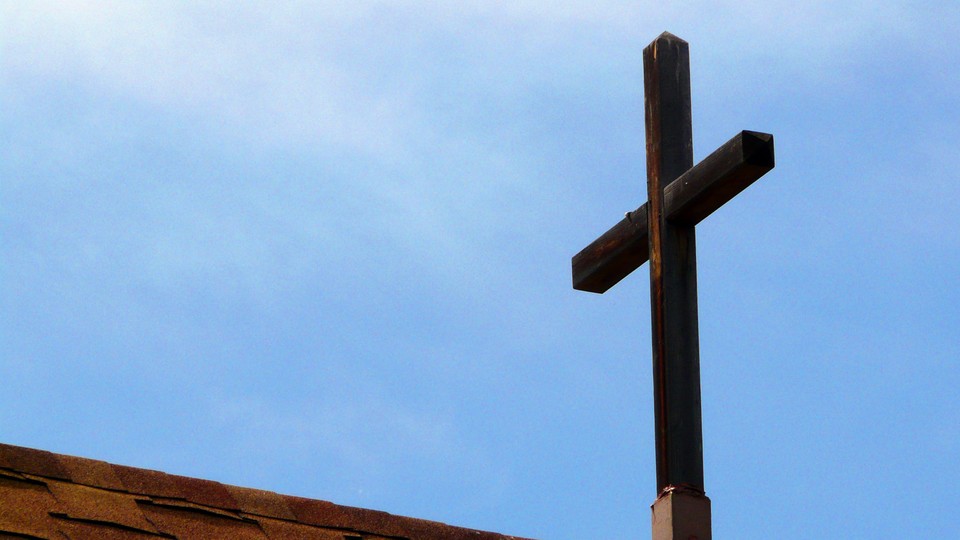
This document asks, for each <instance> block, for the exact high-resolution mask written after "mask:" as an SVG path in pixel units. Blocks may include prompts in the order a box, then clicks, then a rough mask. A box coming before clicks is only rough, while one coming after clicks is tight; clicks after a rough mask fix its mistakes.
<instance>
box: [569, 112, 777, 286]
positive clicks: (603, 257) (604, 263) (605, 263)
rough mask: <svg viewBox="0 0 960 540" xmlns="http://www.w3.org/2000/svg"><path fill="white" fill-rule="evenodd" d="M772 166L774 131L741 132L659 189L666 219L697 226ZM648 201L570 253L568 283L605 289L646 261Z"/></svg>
mask: <svg viewBox="0 0 960 540" xmlns="http://www.w3.org/2000/svg"><path fill="white" fill-rule="evenodd" d="M773 166H774V151H773V135H770V134H768V133H759V132H755V131H742V132H740V133H738V134H737V135H735V136H733V137H732V138H731V139H730V140H729V141H727V142H726V143H724V144H723V145H722V146H721V147H720V148H718V149H717V150H716V151H714V152H713V153H712V154H710V155H709V156H707V157H706V158H705V159H704V160H703V161H701V162H700V163H698V164H697V165H696V166H695V167H693V168H692V169H690V170H689V171H687V172H685V173H684V174H683V175H681V176H680V178H677V179H676V180H674V181H673V182H671V183H670V184H669V185H668V186H667V187H666V189H665V190H664V200H663V204H664V212H665V213H666V217H667V219H668V220H671V221H677V222H683V223H687V224H690V225H696V224H697V223H700V222H701V221H703V219H704V218H706V217H707V216H709V215H710V214H712V213H713V212H714V211H716V210H717V209H719V208H720V207H721V206H723V205H724V204H725V203H727V202H728V201H729V200H730V199H732V198H733V197H735V196H736V195H737V194H738V193H740V192H741V191H743V190H744V189H746V188H747V186H749V185H750V184H752V183H753V182H755V181H756V180H757V179H759V178H760V177H762V176H763V175H764V174H766V173H767V172H768V171H770V170H771V169H772V168H773ZM647 227H648V224H647V205H646V203H644V204H643V205H641V206H640V207H639V208H637V209H636V210H634V211H633V212H630V213H629V214H627V217H625V218H624V219H622V220H620V222H619V223H617V224H616V225H614V226H613V227H611V228H610V230H608V231H607V232H605V233H603V234H602V235H600V237H598V238H597V239H596V240H594V241H593V242H591V243H590V244H589V245H588V246H587V247H585V248H583V249H582V250H581V251H580V252H579V253H577V254H576V255H574V256H573V259H572V260H571V267H572V270H573V288H574V289H577V290H580V291H587V292H594V293H604V292H606V291H607V290H608V289H610V288H611V287H613V286H614V285H616V284H617V283H619V282H620V280H622V279H623V278H625V277H627V276H628V275H629V274H630V273H631V272H633V271H634V270H636V269H637V268H639V267H640V266H641V265H643V263H645V262H647V259H648V257H649V253H648V246H647V243H648V239H647Z"/></svg>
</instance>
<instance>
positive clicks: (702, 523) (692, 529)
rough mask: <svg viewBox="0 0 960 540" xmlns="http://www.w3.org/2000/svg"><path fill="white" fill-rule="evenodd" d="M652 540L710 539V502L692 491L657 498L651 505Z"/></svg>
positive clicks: (672, 492) (668, 493)
mask: <svg viewBox="0 0 960 540" xmlns="http://www.w3.org/2000/svg"><path fill="white" fill-rule="evenodd" d="M650 510H651V511H652V514H653V540H711V539H712V538H713V536H712V532H711V530H710V499H709V498H707V496H706V495H703V494H701V493H697V492H694V491H686V490H674V491H667V492H665V493H663V494H661V495H660V497H659V498H658V499H657V501H656V502H655V503H653V506H651V507H650Z"/></svg>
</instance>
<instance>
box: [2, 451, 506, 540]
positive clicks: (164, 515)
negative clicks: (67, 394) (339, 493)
mask: <svg viewBox="0 0 960 540" xmlns="http://www.w3.org/2000/svg"><path fill="white" fill-rule="evenodd" d="M9 537H13V538H40V539H57V540H63V539H68V540H87V539H91V540H93V539H102V540H153V539H160V538H166V539H170V538H175V539H191V540H192V539H197V540H201V539H217V538H224V539H229V540H281V539H282V540H357V539H360V540H520V539H515V538H514V537H512V536H504V535H501V534H496V533H488V532H483V531H476V530H472V529H464V528H461V527H452V526H450V525H445V524H443V523H438V522H435V521H426V520H422V519H414V518H407V517H401V516H395V515H392V514H388V513H386V512H379V511H376V510H365V509H362V508H352V507H349V506H340V505H337V504H333V503H330V502H327V501H320V500H314V499H305V498H302V497H293V496H289V495H280V494H278V493H273V492H270V491H263V490H258V489H250V488H242V487H237V486H229V485H224V484H221V483H219V482H213V481H210V480H201V479H198V478H189V477H186V476H176V475H170V474H166V473H163V472H160V471H152V470H148V469H138V468H135V467H127V466H124V465H112V464H109V463H106V462H103V461H97V460H92V459H85V458H80V457H74V456H64V455H60V454H54V453H51V452H46V451H43V450H33V449H30V448H23V447H19V446H11V445H6V444H0V538H9Z"/></svg>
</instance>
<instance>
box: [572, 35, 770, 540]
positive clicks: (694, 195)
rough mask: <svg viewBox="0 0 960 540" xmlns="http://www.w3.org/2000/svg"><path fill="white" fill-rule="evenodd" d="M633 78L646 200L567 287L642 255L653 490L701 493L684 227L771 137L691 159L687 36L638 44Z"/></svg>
mask: <svg viewBox="0 0 960 540" xmlns="http://www.w3.org/2000/svg"><path fill="white" fill-rule="evenodd" d="M643 79H644V95H645V110H646V115H645V116H646V133H647V202H646V203H645V204H644V205H642V206H641V207H640V208H637V209H636V210H634V211H633V212H628V213H627V215H626V217H625V218H624V219H623V220H621V221H620V222H619V223H617V224H616V225H614V226H613V228H611V229H610V230H608V231H607V232H605V233H604V234H603V235H601V236H600V237H599V238H597V239H596V240H594V241H593V243H591V244H590V245H589V246H587V247H586V248H584V249H583V251H581V252H580V253H578V254H577V255H575V256H574V257H573V261H572V263H573V288H574V289H579V290H582V291H590V292H595V293H603V292H605V291H606V290H607V289H609V288H610V287H612V286H613V285H615V284H616V283H617V282H619V281H620V280H621V279H623V278H624V277H626V276H627V274H629V273H630V272H633V271H634V270H635V269H637V268H638V267H639V266H640V265H642V264H643V263H644V262H646V261H647V260H648V259H649V261H650V300H651V311H652V320H653V326H652V337H653V395H654V416H655V429H656V447H657V452H656V454H657V492H658V494H659V495H662V494H664V493H666V492H670V491H672V490H676V489H682V490H689V491H692V492H694V493H698V494H700V495H703V493H704V487H703V435H702V432H701V420H700V351H699V337H698V331H697V263H696V241H695V235H694V227H695V225H696V224H697V223H699V222H700V221H702V220H703V219H704V218H706V217H707V216H708V215H710V214H711V213H713V211H714V210H716V209H718V208H720V207H721V206H723V204H724V203H726V202H727V201H729V200H730V199H732V198H733V197H734V196H735V195H737V194H738V193H740V192H741V191H743V190H744V189H745V188H746V187H747V186H749V185H750V184H751V183H753V182H754V181H755V180H757V179H758V178H760V177H761V176H763V175H764V174H765V173H766V172H767V171H769V170H770V169H772V168H773V165H774V158H773V136H772V135H769V134H766V133H756V132H752V131H742V132H740V133H739V134H737V135H736V136H734V137H733V138H732V139H730V140H729V141H727V142H726V143H725V144H724V145H723V146H721V147H720V148H718V149H717V150H716V151H715V152H713V153H712V154H710V155H709V156H708V157H707V158H706V159H704V160H703V161H701V162H700V163H698V164H697V165H696V166H695V167H694V166H693V128H692V126H691V115H690V52H689V48H688V46H687V42H685V41H683V40H682V39H680V38H678V37H676V36H674V35H671V34H669V33H666V32H664V33H663V34H662V35H660V37H658V38H657V39H656V40H655V41H654V42H653V43H651V44H650V45H648V46H647V47H646V48H645V49H644V50H643ZM655 512H656V509H655ZM708 512H709V510H708ZM707 520H708V525H707V526H708V527H709V514H708V518H707ZM708 534H709V533H708ZM684 538H686V537H684Z"/></svg>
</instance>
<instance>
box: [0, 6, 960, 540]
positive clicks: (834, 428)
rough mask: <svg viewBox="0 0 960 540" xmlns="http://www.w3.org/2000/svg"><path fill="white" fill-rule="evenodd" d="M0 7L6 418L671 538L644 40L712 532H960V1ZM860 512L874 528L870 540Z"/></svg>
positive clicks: (439, 508) (517, 514) (2, 405)
mask: <svg viewBox="0 0 960 540" xmlns="http://www.w3.org/2000/svg"><path fill="white" fill-rule="evenodd" d="M837 4H838V3H834V2H817V1H814V2H804V3H799V4H798V3H794V2H781V1H766V2H752V1H747V2H744V1H737V2H702V1H696V0H693V1H689V2H679V3H663V2H620V1H614V0H610V1H594V2H563V1H560V2H540V1H535V0H530V1H516V2H499V1H496V0H487V1H470V0H464V1H460V2H442V1H427V0H423V1H400V0H398V1H393V2H380V1H366V2H363V1H359V2H312V3H284V4H281V5H277V4H276V3H266V2H264V3H255V2H246V3H242V4H239V5H233V6H229V7H227V6H223V5H217V4H187V3H165V2H139V3H134V2H98V3H97V2H3V3H0V74H2V76H0V135H2V137H0V140H2V144H0V220H2V221H0V227H2V232H0V264H2V267H0V279H2V281H0V301H2V305H3V310H2V313H0V317H2V318H0V340H2V344H3V345H2V348H0V351H2V352H0V380H2V381H4V385H3V386H4V389H5V390H4V392H2V393H0V440H2V442H5V443H9V444H17V445H23V446H30V447H35V448H43V449H47V450H51V451H55V452H60V453H67V454H75V455H81V456H85V457H92V458H98V459H103V460H107V461H112V462H116V463H122V464H127V465H133V466H139V467H146V468H153V469H160V470H163V471H166V472H170V473H177V474H185V475H189V476H197V477H202V478H210V479H214V480H218V481H221V482H225V483H231V484H238V485H243V486H250V487H259V488H264V489H269V490H273V491H279V492H282V493H288V494H296V495H301V496H307V497H312V498H319V499H325V500H331V501H334V502H337V503H340V504H347V505H355V506H362V507H367V508H375V509H380V510H385V511H388V512H391V513H397V514H403V515H411V516H417V517H423V518H428V519H434V520H439V521H445V522H448V523H452V524H457V525H462V526H467V527H474V528H480V529H486V530H494V531H498V532H504V533H509V534H514V535H520V536H530V537H537V538H544V539H567V538H569V539H578V538H586V537H614V536H617V537H630V538H647V537H649V505H650V504H651V503H652V502H653V499H654V496H655V479H654V460H653V426H652V422H653V410H652V382H651V368H650V330H649V319H650V317H649V292H648V277H647V269H646V266H644V267H643V268H642V269H641V270H640V271H638V272H636V273H635V274H634V275H632V276H630V277H629V278H628V279H627V280H625V281H624V282H622V283H621V284H619V285H618V286H617V287H615V288H614V289H612V290H611V291H609V292H608V293H606V294H604V295H602V296H599V295H593V294H589V293H582V292H577V291H574V290H572V289H571V287H570V257H571V256H572V255H573V254H574V253H576V252H577V251H579V250H580V249H581V248H582V247H583V246H585V245H586V244H587V243H589V242H590V241H591V240H593V238H595V237H596V236H597V235H599V234H600V233H602V232H603V231H605V230H606V229H607V228H608V227H609V226H610V225H612V224H613V223H615V222H616V221H618V220H619V219H620V218H621V217H622V215H623V212H625V211H627V210H632V209H634V208H636V207H637V206H638V205H639V204H640V203H642V202H643V201H644V200H645V198H646V195H645V179H644V174H645V162H644V156H643V109H642V99H643V98H642V86H643V85H642V62H641V51H642V49H643V47H644V46H645V45H646V44H648V43H649V42H650V41H651V40H653V39H654V38H655V37H656V36H657V35H658V34H660V33H661V32H662V31H664V30H668V31H670V32H672V33H674V34H676V35H678V36H680V37H682V38H683V39H685V40H687V41H688V42H689V43H690V49H691V57H692V58H691V63H692V91H693V121H694V152H695V159H697V160H699V159H701V158H703V157H704V156H706V155H707V154H708V153H709V152H710V151H712V150H713V149H714V148H715V147H717V146H718V145H720V144H722V143H723V142H725V141H726V140H727V139H729V138H730V137H731V136H732V135H734V134H735V133H736V132H738V131H739V130H741V129H752V130H757V131H765V132H770V133H773V134H774V135H775V137H776V150H777V167H776V169H774V170H773V171H772V172H770V173H769V174H768V175H767V176H766V177H764V178H763V179H761V180H760V181H759V182H758V183H756V184H755V185H753V186H751V187H750V188H749V189H748V190H747V191H745V192H744V193H742V194H741V195H739V196H738V197H737V198H736V199H735V200H734V201H732V202H731V203H729V204H728V205H726V206H725V207H724V208H723V209H721V210H720V211H718V212H717V213H715V214H714V215H712V216H711V217H710V218H708V219H707V220H706V221H705V222H703V223H702V224H701V226H699V227H698V233H697V234H698V248H699V251H698V258H699V264H698V271H699V298H700V349H701V364H702V386H703V418H704V446H705V448H704V452H705V455H704V459H705V469H706V471H705V477H706V488H707V492H708V495H710V496H711V498H712V500H713V514H714V531H715V534H716V536H717V537H718V538H724V537H728V538H733V537H736V538H771V537H774V538H783V539H794V538H797V539H800V538H804V539H805V538H824V537H836V536H838V535H840V533H838V531H844V533H843V534H842V536H847V537H857V538H904V537H938V535H939V536H942V537H949V536H951V534H952V533H953V532H954V531H955V530H956V528H957V526H958V525H960V518H957V517H956V508H957V507H958V506H960V491H958V490H957V489H956V486H957V485H960V468H958V466H957V463H958V458H960V397H958V396H960V392H958V391H957V388H958V387H960V368H958V366H957V358H958V355H960V332H958V328H960V316H958V309H957V306H958V305H960V292H958V287H957V285H956V284H957V278H958V274H960V235H958V233H957V232H958V231H960V212H958V211H957V208H958V203H960V179H958V177H957V171H958V170H960V153H958V152H957V147H958V143H960V127H958V126H960V112H958V111H960V75H958V73H960V71H958V70H957V69H956V66H957V65H960V42H958V41H957V33H958V32H960V10H957V9H956V7H951V6H949V3H940V2H847V3H844V4H843V6H842V7H840V6H838V5H837ZM851 531H853V532H851Z"/></svg>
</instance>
